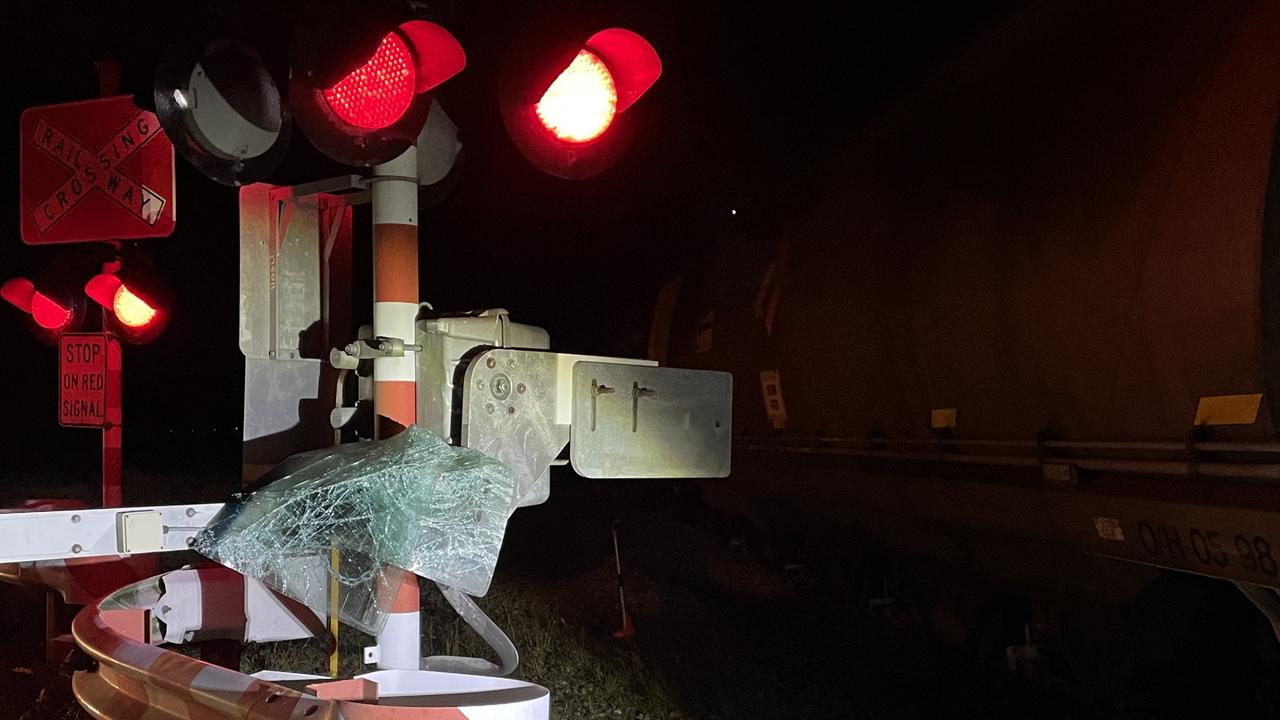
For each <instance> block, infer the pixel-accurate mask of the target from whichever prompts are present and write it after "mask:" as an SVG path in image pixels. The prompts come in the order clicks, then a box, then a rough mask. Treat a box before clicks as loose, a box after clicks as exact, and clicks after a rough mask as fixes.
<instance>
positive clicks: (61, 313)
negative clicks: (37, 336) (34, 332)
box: [31, 290, 72, 330]
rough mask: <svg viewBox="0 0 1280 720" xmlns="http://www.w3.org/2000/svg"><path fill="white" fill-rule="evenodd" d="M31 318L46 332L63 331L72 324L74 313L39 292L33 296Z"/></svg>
mask: <svg viewBox="0 0 1280 720" xmlns="http://www.w3.org/2000/svg"><path fill="white" fill-rule="evenodd" d="M31 317H32V318H34V319H35V321H36V324H37V325H39V326H40V327H42V328H44V329H45V330H62V329H64V328H66V327H67V326H68V325H70V324H71V318H72V312H71V308H65V307H62V306H61V305H59V304H58V303H57V302H55V301H53V300H52V299H50V298H49V296H48V295H45V294H44V293H42V292H40V291H39V290H37V291H36V292H35V293H34V294H33V295H32V296H31Z"/></svg>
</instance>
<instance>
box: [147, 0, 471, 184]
mask: <svg viewBox="0 0 1280 720" xmlns="http://www.w3.org/2000/svg"><path fill="white" fill-rule="evenodd" d="M307 12H308V15H307V17H305V18H294V17H291V16H290V17H283V18H282V17H276V18H270V17H268V18H266V19H264V21H263V22H264V23H265V24H267V25H268V26H269V27H271V28H274V30H273V31H272V32H263V31H262V30H261V28H256V29H255V30H256V33H257V38H258V39H256V40H255V38H254V37H250V35H251V34H252V33H251V32H250V31H241V30H237V29H236V28H233V27H232V23H231V22H230V21H219V22H213V23H211V25H210V27H208V28H203V29H201V30H198V31H197V32H196V33H194V34H192V35H190V36H188V37H186V38H183V39H181V40H179V41H178V42H176V43H174V44H173V45H172V46H171V47H169V48H168V50H166V52H165V53H164V55H163V56H162V57H161V58H160V62H159V64H158V65H157V68H156V77H155V85H154V89H153V97H154V101H155V107H156V113H157V115H159V118H160V122H161V123H162V124H163V125H164V128H165V130H166V132H168V133H169V134H170V135H171V136H172V137H173V138H174V139H175V144H176V146H177V149H178V151H179V152H180V153H181V154H182V155H183V157H185V158H186V159H187V160H188V161H190V162H191V163H192V164H193V165H195V166H196V168H198V169H199V170H200V171H201V172H203V173H204V174H205V175H207V176H209V177H210V178H212V179H214V180H216V181H218V182H220V183H223V184H226V185H243V184H246V183H250V182H255V181H258V180H263V179H266V178H267V177H268V176H270V175H271V174H272V173H273V172H275V171H276V169H277V168H278V167H279V166H280V165H281V162H282V161H283V160H284V156H285V153H286V150H287V149H288V147H289V143H290V142H291V135H292V132H291V129H292V124H293V121H295V120H296V121H297V124H298V128H299V129H301V130H302V133H303V135H304V136H305V137H306V138H307V139H308V140H309V141H310V142H311V145H313V146H314V147H315V148H316V149H317V150H319V151H320V152H321V153H322V154H323V155H325V156H327V157H328V158H330V159H331V160H334V161H336V162H338V163H340V164H342V165H348V166H355V167H372V166H374V165H377V164H380V163H384V162H387V161H389V160H391V159H393V158H395V157H398V156H399V155H401V154H402V153H403V152H404V151H405V150H407V149H408V148H409V147H410V146H411V145H413V144H414V143H415V142H416V141H417V139H418V136H419V134H420V133H421V132H422V130H423V127H424V126H425V125H426V122H427V117H428V115H429V113H430V111H431V105H432V97H431V91H432V90H433V89H435V88H436V87H437V86H439V85H440V84H441V83H443V82H445V81H446V80H448V79H449V78H451V77H453V76H454V75H456V74H457V73H459V72H461V71H462V69H463V68H464V67H465V66H466V54H465V53H464V52H463V50H462V46H461V45H460V44H459V43H458V41H457V40H456V39H455V38H454V37H453V35H451V34H450V33H449V32H448V31H447V30H445V29H444V28H443V27H441V26H440V25H437V24H435V23H432V22H427V21H425V20H418V19H411V18H410V17H409V6H408V5H407V4H405V3H399V2H386V1H379V2H371V3H363V4H361V5H360V6H359V7H358V8H355V7H353V4H351V3H339V2H322V3H318V4H315V5H313V6H310V7H308V9H307ZM238 22H239V23H240V24H242V25H243V24H244V22H245V21H244V20H243V19H238ZM282 39H285V40H286V45H287V46H288V47H289V48H290V50H289V53H288V57H287V59H278V58H277V57H276V55H275V54H274V48H275V46H277V45H279V44H280V41H281V40H282Z"/></svg>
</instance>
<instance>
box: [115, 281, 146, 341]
mask: <svg viewBox="0 0 1280 720" xmlns="http://www.w3.org/2000/svg"><path fill="white" fill-rule="evenodd" d="M111 309H112V311H113V312H115V314H116V319H117V320H119V321H120V322H121V323H122V324H124V325H125V326H126V327H131V328H134V329H135V330H137V329H141V328H144V327H146V326H148V325H150V324H151V322H152V321H153V320H155V319H156V315H157V312H156V309H155V308H153V307H151V306H150V305H148V304H147V301H146V300H143V299H142V298H140V297H138V296H137V295H134V294H133V292H132V291H130V290H129V288H127V287H125V286H124V285H121V286H120V289H119V290H116V294H115V297H114V298H112V302H111Z"/></svg>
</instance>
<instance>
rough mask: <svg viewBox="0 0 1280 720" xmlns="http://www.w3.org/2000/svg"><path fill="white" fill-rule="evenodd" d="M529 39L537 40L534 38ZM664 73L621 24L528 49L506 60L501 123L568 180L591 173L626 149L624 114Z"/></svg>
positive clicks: (529, 153) (536, 159)
mask: <svg viewBox="0 0 1280 720" xmlns="http://www.w3.org/2000/svg"><path fill="white" fill-rule="evenodd" d="M527 44H528V45H537V43H536V38H534V39H531V41H530V42H528V43H527ZM530 68H533V71H532V72H530ZM661 74H662V59H661V58H660V57H659V56H658V53H657V51H656V50H654V49H653V46H652V45H650V44H649V42H648V41H647V40H645V39H644V38H643V37H641V36H640V35H638V34H637V33H634V32H632V31H630V30H626V29H623V28H608V29H605V30H601V31H599V32H596V33H595V34H593V35H591V36H589V37H587V38H586V39H585V40H581V39H580V40H577V41H573V42H570V43H568V44H565V45H561V46H559V47H556V46H550V47H548V46H538V47H535V48H534V49H532V50H529V49H526V50H524V51H523V52H517V53H516V55H515V56H514V57H513V58H512V59H511V60H509V62H508V67H507V69H506V72H505V76H504V80H503V83H502V89H501V93H502V97H501V108H502V117H503V121H504V122H505V123H506V126H507V131H508V132H509V133H510V135H511V139H512V140H513V141H514V142H515V144H516V147H517V148H519V149H520V152H521V153H523V154H524V156H525V157H527V158H528V159H529V160H530V161H531V162H532V163H533V164H534V165H536V166H537V167H538V168H540V169H541V170H543V171H545V172H547V173H550V174H552V175H555V176H557V177H562V178H567V179H580V178H586V177H590V176H592V175H596V174H598V173H600V172H602V171H604V170H605V169H607V168H608V167H609V166H611V165H612V164H613V163H614V162H615V161H616V160H617V159H618V157H619V156H620V155H621V154H622V152H623V151H624V150H625V149H626V147H627V145H628V144H629V142H630V133H629V128H628V127H626V121H625V118H624V116H623V113H625V112H626V111H627V110H628V109H629V108H631V106H632V105H634V104H635V102H636V101H637V100H639V99H640V98H641V96H643V95H644V94H645V93H646V92H648V90H649V88H650V87H652V86H653V84H654V83H655V82H657V80H658V77H659V76H660V75H661Z"/></svg>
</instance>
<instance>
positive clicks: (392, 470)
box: [193, 427, 515, 634]
mask: <svg viewBox="0 0 1280 720" xmlns="http://www.w3.org/2000/svg"><path fill="white" fill-rule="evenodd" d="M264 481H265V485H262V486H261V489H259V490H256V491H253V492H249V493H245V494H244V495H242V496H239V497H237V498H236V499H235V500H233V501H232V502H230V503H228V504H227V506H226V507H225V508H224V509H223V510H222V511H221V512H220V513H219V514H218V515H217V516H216V517H215V518H214V519H213V521H212V522H210V523H209V525H208V526H207V527H206V528H205V529H204V530H203V531H201V532H200V534H199V535H198V536H197V537H196V538H195V542H194V545H193V548H194V549H195V550H196V551H197V552H199V553H201V554H202V555H205V556H206V557H209V558H211V559H213V560H216V561H217V562H219V563H222V564H223V565H226V566H228V567H231V568H234V569H235V570H237V571H239V572H241V573H243V574H244V575H247V576H248V577H251V578H254V579H256V580H259V581H261V582H262V583H263V584H265V585H267V586H268V587H270V588H272V589H274V590H276V591H278V592H280V593H282V594H284V595H287V596H289V597H291V598H294V599H295V600H298V601H299V602H302V603H304V604H306V605H308V606H309V607H311V608H313V609H315V610H317V611H319V612H325V613H327V612H328V611H329V607H328V605H329V601H328V598H329V579H330V578H331V577H332V578H335V579H336V580H337V589H338V603H337V605H338V607H337V611H338V617H339V618H340V619H341V620H343V621H344V622H347V623H349V624H351V625H353V626H355V627H357V628H359V629H361V630H363V631H365V632H368V633H371V634H374V633H377V632H378V631H379V630H380V629H381V627H382V625H383V623H384V622H385V620H386V612H387V608H389V606H390V604H391V601H392V600H393V599H394V597H395V592H396V589H397V588H398V587H399V585H400V579H401V577H400V573H402V572H403V571H405V570H407V571H410V572H413V573H415V574H417V575H420V576H422V577H424V578H428V579H430V580H434V581H436V582H439V583H441V584H443V585H447V586H451V587H456V588H458V589H460V590H462V591H464V592H466V593H468V594H470V595H476V596H480V595H484V594H485V592H487V591H488V589H489V583H490V581H491V580H492V579H493V569H494V566H495V565H496V564H497V560H498V551H499V549H500V548H501V546H502V537H503V534H504V532H505V530H506V525H507V519H508V518H509V517H510V515H511V512H512V511H513V510H514V503H513V496H514V492H515V487H514V482H513V480H512V477H511V474H510V472H508V470H507V468H506V467H505V466H504V465H502V463H500V462H498V461H497V460H495V459H493V458H491V457H489V456H487V455H484V454H483V453H480V452H478V451H476V450H471V449H468V448H460V447H453V446H450V445H447V444H445V443H444V442H443V441H442V440H440V439H439V438H438V437H436V436H435V435H433V434H431V433H430V432H427V431H425V430H422V429H420V428H417V427H410V428H409V429H407V430H406V431H405V432H402V433H400V434H399V435H396V436H395V437H392V438H390V439H387V440H380V441H375V442H362V443H352V444H347V445H342V446H340V447H337V448H331V449H326V450H320V451H316V452H311V453H304V454H302V455H296V456H294V457H292V458H290V459H288V460H286V461H285V462H284V463H282V464H281V465H279V466H277V467H276V468H275V469H273V470H272V471H271V472H270V473H268V476H266V477H265V478H264ZM332 551H336V559H337V563H336V567H335V565H334V563H333V560H334V555H335V553H333V552H332ZM402 569H403V570H402Z"/></svg>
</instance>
